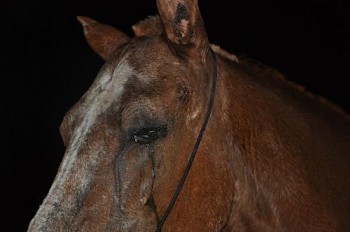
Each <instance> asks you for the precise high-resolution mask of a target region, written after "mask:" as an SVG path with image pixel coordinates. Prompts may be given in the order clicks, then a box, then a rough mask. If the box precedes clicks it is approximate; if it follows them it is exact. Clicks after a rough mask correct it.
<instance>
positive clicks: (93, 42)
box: [78, 16, 130, 60]
mask: <svg viewBox="0 0 350 232" xmlns="http://www.w3.org/2000/svg"><path fill="white" fill-rule="evenodd" d="M78 21H79V22H80V23H81V24H82V25H83V27H84V34H85V38H86V40H87V42H88V43H89V45H90V47H91V48H92V49H93V50H94V51H95V52H96V53H97V54H98V55H99V56H100V57H101V58H102V59H104V60H107V59H108V58H110V57H111V55H112V54H113V52H114V51H115V50H116V49H117V48H118V47H120V46H121V45H123V44H126V43H127V42H129V40H130V38H129V37H128V36H127V35H126V34H124V33H123V32H121V31H119V30H118V29H116V28H114V27H111V26H108V25H105V24H102V23H100V22H97V21H96V20H94V19H91V18H89V17H85V16H78Z"/></svg>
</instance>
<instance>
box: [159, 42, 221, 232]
mask: <svg viewBox="0 0 350 232" xmlns="http://www.w3.org/2000/svg"><path fill="white" fill-rule="evenodd" d="M210 53H211V56H212V59H213V72H212V84H211V92H210V97H209V101H208V109H207V113H206V115H205V118H204V121H203V124H202V128H201V130H200V131H199V134H198V137H197V140H196V143H195V144H194V146H193V150H192V153H191V156H190V159H189V161H188V163H187V165H186V168H185V170H184V173H183V174H182V177H181V180H180V182H179V184H178V186H177V188H176V190H175V192H174V195H173V198H172V199H171V201H170V203H169V205H168V208H167V209H166V210H165V212H164V215H163V217H162V219H161V220H160V221H159V223H158V226H157V230H156V232H161V231H162V228H163V226H164V223H165V221H166V220H167V218H168V217H169V214H170V212H171V210H172V209H173V207H174V205H175V203H176V200H177V198H178V196H179V194H180V192H181V190H182V188H183V186H184V184H185V181H186V179H187V176H188V174H189V172H190V169H191V167H192V163H193V160H194V158H195V156H196V154H197V150H198V147H199V145H200V143H201V141H202V138H203V135H204V132H205V129H206V128H207V125H208V122H209V118H210V115H211V111H212V108H213V103H214V98H215V91H216V79H217V64H216V55H215V53H214V52H213V51H212V50H211V49H210Z"/></svg>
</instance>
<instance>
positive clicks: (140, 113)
mask: <svg viewBox="0 0 350 232" xmlns="http://www.w3.org/2000/svg"><path fill="white" fill-rule="evenodd" d="M157 6H158V9H159V15H160V17H158V16H156V17H150V18H148V19H146V20H144V21H142V22H140V23H138V24H137V25H135V26H133V30H134V32H135V36H134V37H133V38H130V37H129V36H127V35H126V34H124V33H123V32H121V31H119V30H118V29H115V28H113V27H110V26H108V25H104V24H101V23H99V22H97V21H95V20H93V19H90V18H87V17H79V18H78V20H79V21H80V22H81V23H82V25H83V28H84V33H85V37H86V39H87V41H88V43H89V45H90V46H91V47H92V49H93V50H94V51H95V52H96V53H97V54H98V55H100V57H101V58H103V59H104V60H105V64H104V66H103V67H102V69H101V70H100V72H99V74H98V76H97V78H96V79H95V81H94V83H93V84H92V86H91V87H90V89H89V90H88V91H87V92H86V93H85V94H84V96H83V97H82V98H81V99H80V100H79V101H78V103H76V104H75V105H74V106H73V107H72V108H71V109H70V110H69V112H68V113H67V114H66V116H65V118H64V120H63V122H62V124H61V127H60V132H61V135H62V138H63V140H64V144H65V146H66V152H65V155H64V158H63V161H62V163H61V166H60V168H59V171H58V174H57V176H56V178H55V180H54V183H53V185H52V187H51V189H50V191H49V193H48V195H47V197H46V198H45V200H44V202H43V203H42V205H41V206H40V209H39V210H38V212H37V214H36V216H35V217H34V218H33V220H32V222H31V224H30V227H29V231H76V230H79V231H80V230H81V231H104V230H107V231H155V230H156V229H157V224H158V223H159V221H160V219H161V218H162V216H163V215H164V212H165V210H166V209H167V207H168V204H169V202H170V201H171V198H172V196H173V193H174V191H175V190H176V188H177V185H178V183H179V181H180V179H181V176H182V173H183V172H184V169H185V166H186V164H187V162H188V159H189V155H190V154H191V152H192V149H193V146H194V144H195V142H196V139H197V136H198V133H199V131H200V129H201V127H202V124H203V120H204V118H205V115H206V111H207V105H208V104H207V103H208V99H209V96H210V90H211V86H212V78H213V75H212V73H213V70H216V69H215V65H216V64H215V61H214V57H213V55H212V52H211V49H210V45H209V41H208V38H207V35H206V31H205V28H204V24H203V21H202V17H201V15H200V12H199V9H198V3H197V1H195V0H193V1H192V0H189V1H183V0H174V1H166V0H158V1H157ZM215 75H216V73H215ZM216 114H218V113H216ZM212 117H217V115H213V116H212ZM225 123H226V122H225V121H224V120H218V121H215V122H214V121H213V120H212V121H211V122H210V123H209V125H208V128H207V131H206V133H208V134H216V136H210V137H209V136H204V138H203V141H202V144H201V146H200V148H199V150H198V155H197V157H198V158H196V162H195V163H194V165H193V167H192V169H191V174H190V176H189V178H188V180H187V182H186V183H185V188H184V189H183V191H182V192H181V197H180V198H179V200H178V202H176V205H175V206H174V209H173V210H172V212H171V214H172V216H170V217H169V219H168V220H167V222H166V225H165V227H167V226H168V227H172V225H175V224H176V225H177V228H179V230H182V229H184V228H186V222H187V220H188V217H192V220H193V222H194V223H192V224H191V228H192V229H194V228H198V229H199V228H207V229H210V228H212V229H218V228H221V227H222V226H223V224H224V222H225V220H226V218H227V215H228V213H229V211H230V202H231V201H232V191H230V187H229V186H233V183H232V178H230V177H231V174H230V171H229V170H230V168H229V166H230V160H227V159H228V158H227V156H224V154H225V151H226V150H227V149H228V148H226V147H227V146H225V147H224V146H221V147H220V144H222V142H219V141H223V140H225V138H222V137H220V135H222V134H223V133H226V132H225V130H224V129H221V130H222V131H221V133H212V132H213V131H215V130H218V129H216V127H215V124H217V125H219V124H222V125H223V127H221V128H224V124H225ZM226 126H227V125H226ZM225 136H229V131H227V134H226V135H225ZM213 143H215V144H217V145H216V146H213ZM217 160H221V162H217ZM223 160H225V162H222V161H223ZM219 179H220V185H218V184H217V183H216V182H215V180H219ZM203 186H205V189H203ZM213 195H215V196H216V198H220V199H223V200H217V201H213V199H212V197H213ZM189 205H191V207H189ZM208 208H210V209H211V210H207V209H208ZM175 218H176V220H175ZM203 218H206V220H205V222H204V223H203ZM173 228H175V227H174V226H173Z"/></svg>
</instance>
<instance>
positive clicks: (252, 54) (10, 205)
mask: <svg viewBox="0 0 350 232" xmlns="http://www.w3.org/2000/svg"><path fill="white" fill-rule="evenodd" d="M200 7H201V11H202V15H203V18H204V20H205V24H206V27H207V31H208V35H209V38H210V40H211V42H212V43H215V44H218V45H220V46H221V47H223V48H224V49H226V50H228V51H230V52H232V53H235V54H237V55H239V56H243V57H249V58H255V59H258V60H260V61H262V62H263V63H265V64H267V65H270V66H272V67H275V68H277V69H278V70H280V71H281V72H282V73H284V74H285V75H286V76H287V78H288V79H290V80H293V81H294V82H296V83H299V84H301V85H303V86H305V87H306V89H308V90H310V91H312V92H314V93H316V94H318V95H322V96H324V97H326V98H328V99H330V100H331V101H332V102H334V103H336V104H338V105H340V106H341V107H342V108H343V109H345V110H346V111H347V112H349V111H350V103H349V89H350V88H349V86H350V85H349V81H348V78H349V77H350V69H349V61H350V45H349V43H350V37H349V34H350V14H349V12H350V4H349V1H345V0H344V1H342V0H294V1H292V0H288V1H287V0H260V1H258V0H256V1H254V0H244V1H224V0H216V1H205V0H200ZM0 11H1V26H0V27H1V29H0V41H1V43H0V49H1V55H0V64H1V74H0V75H1V76H0V78H1V79H0V80H1V84H0V91H1V98H0V103H1V109H0V110H1V115H2V120H1V128H0V131H1V156H0V157H1V167H0V170H1V190H0V191H1V193H2V194H3V197H2V198H1V199H2V201H3V203H2V207H1V209H2V213H5V215H6V216H5V218H4V217H2V219H5V220H4V222H2V225H1V227H2V228H3V229H4V228H5V230H3V229H2V230H3V231H25V230H26V228H27V225H28V223H29V220H30V218H31V217H32V216H33V215H34V213H35V211H36V210H37V208H38V207H39V205H40V203H41V202H42V200H43V198H44V196H45V195H46V193H47V191H48V189H49V187H50V184H51V183H52V181H53V178H54V176H55V173H56V171H57V168H58V165H59V163H60V160H61V159H62V155H63V153H64V147H63V144H62V141H61V138H60V136H59V132H58V127H59V124H60V121H61V120H62V118H63V115H64V113H65V112H66V111H67V110H68V109H69V107H70V106H72V105H73V104H74V103H75V102H76V101H77V100H78V99H79V97H80V96H81V95H82V94H83V93H84V92H85V91H86V90H87V88H88V87H89V86H90V84H91V83H92V81H93V79H94V78H95V76H96V74H97V72H98V70H99V68H100V67H101V65H102V64H103V62H102V60H101V59H100V58H99V57H98V56H97V55H95V54H94V53H93V52H92V51H91V49H90V48H89V47H88V46H87V44H86V42H85V40H84V37H83V33H82V29H81V26H80V25H79V24H78V22H77V21H76V16H77V15H86V16H90V17H93V18H95V19H97V20H99V21H101V22H104V23H108V24H110V25H113V26H115V27H118V28H119V29H121V30H123V31H124V32H126V33H128V34H129V35H132V31H131V26H132V25H133V24H134V23H136V22H138V21H139V20H142V19H144V18H145V17H147V16H149V15H154V14H156V13H157V11H156V3H155V0H128V1H116V0H115V1H107V0H99V1H97V0H96V1H89V2H88V1H82V0H78V1H72V0H71V1H68V0H66V1H63V0H57V1H44V0H33V1H25V0H22V1H12V2H11V3H9V2H8V3H0Z"/></svg>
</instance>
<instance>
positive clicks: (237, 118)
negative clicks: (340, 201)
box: [213, 57, 350, 220]
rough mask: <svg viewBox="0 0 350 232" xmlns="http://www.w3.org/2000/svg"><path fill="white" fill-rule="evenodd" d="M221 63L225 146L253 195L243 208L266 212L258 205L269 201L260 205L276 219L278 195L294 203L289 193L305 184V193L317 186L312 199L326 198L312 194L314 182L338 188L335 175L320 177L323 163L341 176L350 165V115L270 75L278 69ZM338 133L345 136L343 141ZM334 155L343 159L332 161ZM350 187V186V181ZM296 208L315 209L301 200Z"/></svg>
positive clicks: (219, 120)
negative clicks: (333, 182) (333, 180)
mask: <svg viewBox="0 0 350 232" xmlns="http://www.w3.org/2000/svg"><path fill="white" fill-rule="evenodd" d="M218 67H219V68H218V70H219V71H218V73H219V77H218V80H219V82H218V91H217V93H218V95H217V98H216V100H217V101H216V102H215V108H214V114H213V115H214V117H213V118H214V119H213V120H214V121H215V123H216V124H217V126H218V127H221V128H222V129H223V132H222V134H221V136H220V137H222V138H225V140H221V141H222V143H223V144H222V146H225V145H224V143H226V147H230V151H228V154H227V155H228V156H230V157H231V158H230V160H231V165H232V176H233V177H234V179H235V190H234V191H235V193H234V195H235V198H237V199H239V198H240V199H246V200H245V201H244V202H242V205H240V206H239V202H238V203H237V204H238V205H236V206H235V207H236V208H239V207H242V208H245V212H248V211H249V209H251V212H255V213H257V214H259V212H258V211H259V207H257V205H259V204H260V205H261V204H263V205H264V207H263V208H260V210H263V211H264V212H260V213H261V214H264V215H265V216H264V218H265V219H267V220H269V217H270V218H271V217H272V215H273V214H275V213H276V211H275V212H274V210H276V209H275V208H274V207H275V206H276V204H279V202H278V201H281V202H280V205H286V203H285V202H283V199H298V197H300V196H299V195H298V194H299V193H298V192H296V191H294V189H299V190H300V191H304V192H303V194H305V196H304V197H305V198H307V195H308V194H310V199H308V201H310V202H311V201H317V200H319V199H317V198H316V197H314V198H312V199H311V195H312V193H314V192H313V191H314V189H326V190H325V192H324V193H320V192H319V193H318V194H319V195H320V196H322V197H324V196H327V195H329V194H330V193H329V192H327V191H328V190H327V189H329V188H327V185H328V184H329V183H330V180H327V178H325V179H324V181H323V180H322V181H320V180H318V179H317V177H318V176H319V175H318V174H317V172H318V170H319V169H323V170H335V171H334V172H333V175H334V176H336V177H337V178H338V179H339V180H341V179H346V176H344V174H343V173H347V171H346V170H347V168H348V167H347V166H348V165H347V164H348V163H349V162H350V159H349V157H347V158H346V157H345V156H344V154H347V151H349V150H350V134H349V131H350V130H349V129H350V128H349V125H350V120H349V117H347V116H346V115H345V114H343V113H341V112H339V111H337V110H334V109H333V108H332V107H329V106H328V105H327V104H324V103H322V102H320V101H319V100H318V99H315V98H314V97H312V96H310V95H308V94H306V93H303V92H301V91H298V90H297V89H296V88H295V87H293V86H290V84H288V83H286V82H285V81H283V80H281V79H280V78H273V77H267V74H272V75H274V74H273V72H267V73H264V72H261V73H259V72H256V71H251V70H249V67H248V68H247V67H244V65H242V64H239V63H233V62H231V61H228V60H226V59H224V58H222V57H221V58H219V61H218ZM224 133H225V134H224ZM335 135H338V136H341V137H342V138H344V139H343V140H342V141H340V140H339V139H338V138H339V137H337V136H335ZM334 147H337V151H335V150H334ZM320 157H321V158H320ZM334 157H337V159H340V160H342V163H334V161H333V162H332V159H334ZM315 178H316V179H315ZM310 182H311V183H312V184H310ZM336 188H337V187H336V186H334V189H336ZM345 192H346V193H350V188H347V190H346V191H345ZM257 199H259V201H260V202H257ZM299 199H300V198H299ZM292 204H293V203H292ZM315 205H316V206H317V203H316V202H315ZM317 207H318V206H317ZM317 207H316V208H317ZM320 207H321V206H320ZM323 207H327V206H323ZM285 208H286V209H287V208H288V207H285ZM296 210H300V211H301V212H302V211H308V210H309V209H307V208H302V206H300V207H299V208H298V209H296ZM315 210H320V211H322V209H321V208H320V209H315ZM277 211H278V210H277ZM279 213H280V214H282V213H283V212H279ZM285 213H286V215H285V216H286V217H287V216H288V215H287V212H285ZM309 213H310V214H312V213H313V212H309ZM251 216H252V217H254V215H251ZM255 216H256V215H255ZM323 216H324V217H325V218H326V217H327V215H321V216H320V217H323ZM232 217H234V216H232ZM281 217H283V216H281ZM265 219H262V220H265Z"/></svg>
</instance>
